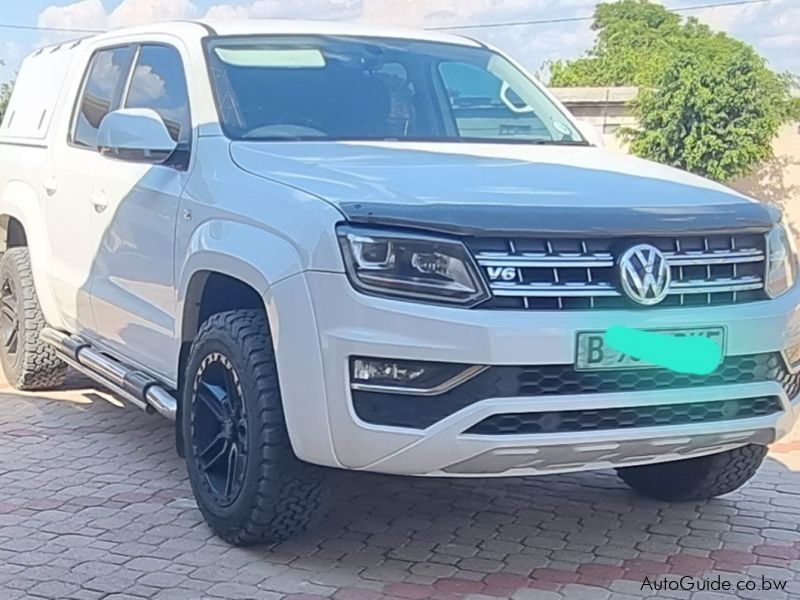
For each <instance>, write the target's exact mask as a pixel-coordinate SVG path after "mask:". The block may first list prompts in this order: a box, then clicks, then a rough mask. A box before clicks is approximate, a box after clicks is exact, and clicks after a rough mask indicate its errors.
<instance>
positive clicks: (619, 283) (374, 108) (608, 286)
mask: <svg viewBox="0 0 800 600" xmlns="http://www.w3.org/2000/svg"><path fill="white" fill-rule="evenodd" d="M601 146H602V143H601V139H600V137H599V136H598V134H597V132H596V131H594V130H592V128H591V127H589V126H587V125H585V124H582V123H580V122H578V121H576V120H575V119H573V118H572V117H571V116H570V115H569V114H568V113H567V112H566V111H565V109H564V108H563V106H561V105H560V104H559V103H558V102H557V101H556V100H555V99H554V98H553V96H552V95H551V94H550V93H549V92H548V91H547V90H545V89H544V88H543V87H542V86H541V85H540V84H539V83H537V82H536V81H535V80H533V79H532V78H531V77H530V76H529V75H528V74H526V73H525V71H524V70H522V69H521V68H520V67H519V66H518V65H517V64H516V63H515V62H513V61H512V60H511V59H510V58H508V57H506V56H504V55H503V54H502V53H500V52H498V51H496V50H494V49H491V48H489V47H486V46H485V45H483V44H481V43H479V42H475V41H472V40H469V39H465V38H460V37H452V36H447V35H440V34H438V33H432V32H409V31H398V30H383V29H374V28H361V27H356V26H351V25H342V24H339V25H337V24H330V23H324V24H321V23H311V22H258V21H251V22H247V23H206V22H180V23H171V24H162V25H153V26H148V27H141V28H136V29H129V30H121V31H116V32H113V33H109V34H103V35H98V36H96V37H91V38H86V39H82V40H79V41H75V42H69V43H63V44H61V45H58V46H53V47H48V48H43V49H41V50H39V51H38V52H36V53H35V54H33V55H32V56H30V57H28V58H27V59H26V60H25V62H24V63H23V65H22V68H21V71H20V73H19V79H18V81H17V85H16V89H15V91H14V94H13V97H12V98H11V102H10V105H9V107H8V111H7V113H6V115H5V118H4V120H3V123H2V127H0V251H2V252H3V256H2V261H1V262H0V302H1V308H2V311H1V312H0V316H1V318H2V329H0V333H1V336H0V337H1V339H0V342H1V343H0V350H1V352H0V356H1V357H2V366H3V369H4V371H5V373H6V376H7V378H8V380H9V381H10V382H11V384H12V385H14V386H16V387H17V388H19V389H42V388H47V387H52V386H56V385H58V384H59V382H60V381H61V378H62V377H63V375H64V372H65V369H66V368H67V366H68V365H70V366H72V367H73V368H75V369H78V370H79V371H81V372H83V373H85V374H87V375H88V376H90V377H92V378H94V379H95V380H96V381H98V382H99V383H101V384H102V385H104V386H107V387H108V388H109V389H111V390H112V391H114V392H115V393H117V394H118V395H119V396H121V397H122V398H124V399H126V400H128V401H129V402H131V403H133V404H134V405H136V406H139V407H141V408H143V409H145V410H148V411H150V412H158V413H161V414H163V415H165V416H167V417H169V418H172V419H175V421H176V429H175V433H176V440H177V450H178V452H179V453H180V454H181V455H182V456H184V457H185V459H186V463H187V465H188V472H189V477H190V479H191V483H192V487H193V490H194V493H195V496H196V498H197V503H198V505H199V508H200V510H201V511H202V513H203V515H204V517H205V519H206V520H207V522H208V523H209V525H210V526H211V527H212V528H213V529H214V530H215V531H216V532H217V533H218V534H219V535H220V536H222V537H223V538H224V539H226V540H229V541H231V542H232V543H242V544H244V543H254V542H259V541H263V540H276V539H282V538H286V537H288V536H290V535H293V534H294V533H295V532H296V531H298V530H299V529H301V528H302V527H304V526H306V524H307V523H308V522H309V520H310V519H311V518H312V516H313V514H314V512H315V510H316V509H317V508H318V506H319V504H320V501H321V498H322V492H323V490H324V487H325V486H324V484H323V478H322V473H323V472H324V470H323V469H319V468H318V466H319V465H321V466H325V467H336V468H343V469H355V470H365V471H377V472H383V473H395V474H403V475H427V476H450V477H485V476H529V475H540V474H548V473H559V472H566V471H580V470H587V469H599V468H616V469H617V470H618V472H619V474H620V476H621V477H622V479H623V480H624V481H625V482H627V483H628V484H629V485H630V486H632V487H633V488H634V489H636V490H638V491H640V492H642V493H644V494H647V495H650V496H654V497H657V498H661V499H666V500H685V499H698V498H707V497H712V496H716V495H719V494H724V493H727V492H730V491H732V490H734V489H736V488H738V487H739V486H741V485H742V484H744V483H745V482H746V481H747V480H748V479H749V478H750V477H751V476H752V475H753V474H754V473H755V471H756V470H757V469H758V467H759V465H760V464H761V462H762V460H763V459H764V456H765V453H766V446H767V444H769V443H771V442H773V441H774V440H776V439H778V438H780V437H781V436H783V435H784V434H786V433H787V432H788V431H789V430H790V429H791V428H792V426H793V424H794V422H795V420H796V418H797V416H798V410H800V409H799V408H798V403H797V401H796V398H797V396H798V391H799V390H800V375H798V373H797V371H798V367H800V334H799V333H798V325H799V324H800V311H798V304H800V289H798V288H799V286H797V285H795V278H796V273H797V258H796V255H795V250H794V244H793V241H792V239H791V236H790V235H789V234H788V233H787V229H786V227H785V226H784V225H783V224H782V223H781V218H780V214H779V213H778V212H777V211H776V210H774V209H772V208H768V207H767V206H766V205H764V204H761V203H758V202H756V201H754V200H752V199H749V198H746V197H743V196H741V195H739V194H737V193H736V192H734V191H732V190H730V189H728V188H726V187H723V186H721V185H717V184H715V183H712V182H709V181H706V180H704V179H701V178H699V177H695V176H692V175H690V174H687V173H684V172H681V171H677V170H674V169H670V168H667V167H664V166H660V165H657V164H653V163H649V162H646V161H642V160H638V159H635V158H631V157H625V156H622V155H619V154H615V153H612V152H609V151H606V150H604V149H603V148H602V147H601ZM612 326H624V327H626V328H632V329H633V330H635V331H641V330H658V331H659V332H661V333H662V334H665V335H667V336H682V335H687V334H696V335H701V336H707V337H710V338H712V339H714V340H715V342H716V344H717V346H715V347H718V349H719V350H720V352H721V355H722V358H721V362H720V363H719V366H718V367H717V368H716V369H715V370H713V372H711V373H709V374H697V373H687V372H680V371H676V370H672V369H670V368H666V367H665V366H663V365H662V366H659V365H658V364H654V363H653V362H647V361H646V360H642V359H641V357H639V356H636V355H635V353H630V354H626V353H624V352H622V351H620V350H619V348H615V347H614V346H613V345H612V344H609V343H608V340H607V337H606V336H605V335H604V332H605V331H607V330H608V328H609V327H612ZM121 418H123V417H121ZM531 502H532V503H535V502H536V499H535V498H532V499H531Z"/></svg>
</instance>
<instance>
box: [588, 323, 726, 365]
mask: <svg viewBox="0 0 800 600" xmlns="http://www.w3.org/2000/svg"><path fill="white" fill-rule="evenodd" d="M647 331H653V332H655V333H661V334H665V335H674V336H679V337H684V336H704V337H707V338H709V339H712V340H714V341H715V342H717V343H718V344H719V346H720V348H722V354H723V356H724V355H725V328H724V327H696V328H691V329H648V330H647ZM654 366H656V365H653V364H652V363H648V362H646V361H643V360H639V359H638V358H634V357H633V356H630V355H629V354H623V353H622V352H618V351H617V350H614V349H613V348H611V347H610V346H609V345H608V344H606V341H605V332H604V331H580V332H578V340H577V344H576V356H575V368H576V369H577V370H578V371H599V370H604V369H646V368H649V367H654Z"/></svg>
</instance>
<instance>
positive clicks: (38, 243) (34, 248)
mask: <svg viewBox="0 0 800 600" xmlns="http://www.w3.org/2000/svg"><path fill="white" fill-rule="evenodd" d="M6 217H11V218H14V219H16V220H17V221H19V223H20V224H21V225H22V228H23V230H24V231H25V237H26V238H27V240H28V251H29V253H30V260H31V270H32V273H33V284H34V287H35V288H36V294H37V296H38V297H39V304H40V305H41V307H42V312H43V313H44V317H45V321H47V322H48V323H50V324H51V325H54V326H59V325H61V318H60V316H59V312H58V306H57V303H56V301H55V298H54V296H53V294H52V291H51V290H50V286H49V284H48V279H47V271H48V262H49V254H50V243H49V241H48V238H47V235H46V232H45V229H44V228H45V224H44V223H45V222H44V216H43V214H42V210H41V199H40V197H39V194H38V193H37V191H36V190H35V189H34V188H33V187H32V186H31V185H30V184H28V183H26V182H24V181H22V180H20V179H12V180H10V181H9V182H8V184H7V185H6V188H5V190H3V194H2V197H0V218H6Z"/></svg>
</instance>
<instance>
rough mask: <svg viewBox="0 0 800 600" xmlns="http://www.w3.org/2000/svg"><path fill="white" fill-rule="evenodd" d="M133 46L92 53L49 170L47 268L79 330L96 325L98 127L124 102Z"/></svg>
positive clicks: (46, 170) (64, 313)
mask: <svg viewBox="0 0 800 600" xmlns="http://www.w3.org/2000/svg"><path fill="white" fill-rule="evenodd" d="M132 57H133V48H132V47H131V46H115V47H112V48H106V49H100V50H97V51H96V52H94V53H93V54H92V56H91V57H90V59H89V61H88V64H87V67H86V70H85V73H84V74H83V84H82V86H81V88H80V91H79V93H78V94H77V99H76V100H75V103H74V109H73V111H72V115H71V118H65V119H63V121H66V123H62V124H61V127H60V128H61V129H62V130H61V131H57V132H56V136H55V139H54V141H53V144H52V147H51V150H50V152H49V155H48V158H47V161H46V164H45V167H44V173H43V186H44V193H43V194H42V198H43V203H44V206H43V214H44V218H45V221H46V227H47V234H48V240H49V243H50V249H49V250H50V251H49V264H48V268H47V272H48V279H49V282H50V286H51V290H52V292H53V294H54V296H55V300H56V301H57V302H58V304H59V307H60V310H61V314H62V318H63V320H64V322H65V324H66V325H67V326H69V327H70V328H71V329H73V330H75V331H86V330H87V329H91V328H92V326H93V324H94V319H93V315H92V310H91V303H90V300H89V290H90V282H91V278H92V270H93V268H94V265H95V257H96V254H97V245H96V244H95V243H93V240H92V237H91V235H90V234H91V230H90V227H91V225H90V224H91V218H92V212H93V204H92V201H91V195H92V187H93V181H94V176H95V173H96V171H97V169H98V168H99V160H100V155H99V154H98V152H97V143H96V141H97V128H98V127H99V126H100V122H101V121H102V120H103V117H105V116H106V115H107V114H108V113H109V112H110V111H112V110H115V109H116V108H117V107H118V106H119V102H120V98H121V94H122V89H123V87H124V84H125V80H126V76H127V73H128V70H129V66H130V62H131V59H132Z"/></svg>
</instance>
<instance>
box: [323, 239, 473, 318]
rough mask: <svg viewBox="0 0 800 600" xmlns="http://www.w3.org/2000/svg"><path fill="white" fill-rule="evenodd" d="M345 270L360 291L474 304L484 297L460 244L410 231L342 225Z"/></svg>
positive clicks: (340, 242) (469, 258)
mask: <svg viewBox="0 0 800 600" xmlns="http://www.w3.org/2000/svg"><path fill="white" fill-rule="evenodd" d="M338 236H339V244H340V245H341V247H342V253H343V254H344V262H345V266H346V268H347V275H348V277H349V278H350V281H351V282H352V283H353V286H354V287H355V288H356V289H357V290H360V291H362V292H365V293H368V294H373V295H379V296H391V297H395V298H407V299H411V300H417V301H420V302H432V303H443V304H459V305H465V306H473V305H475V304H477V303H478V302H482V301H483V300H485V299H487V298H488V297H489V291H488V290H487V288H486V285H485V283H484V282H483V279H482V278H481V275H480V273H479V272H478V269H477V267H476V266H475V263H474V261H473V260H472V257H471V256H470V254H469V252H467V249H466V248H465V247H464V244H462V243H461V242H458V241H453V240H448V239H446V238H437V237H428V236H425V235H417V234H413V233H404V232H393V231H383V230H378V229H375V230H373V229H361V228H357V227H349V226H342V227H339V229H338Z"/></svg>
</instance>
